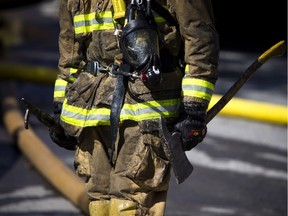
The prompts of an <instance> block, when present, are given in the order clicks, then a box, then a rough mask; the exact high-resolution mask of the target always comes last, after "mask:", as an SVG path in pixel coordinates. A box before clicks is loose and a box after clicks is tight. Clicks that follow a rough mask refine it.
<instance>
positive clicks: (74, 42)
mask: <svg viewBox="0 0 288 216" xmlns="http://www.w3.org/2000/svg"><path fill="white" fill-rule="evenodd" d="M155 1H157V2H158V3H159V4H161V5H163V6H165V8H167V11H168V12H169V13H170V14H171V15H172V17H174V18H175V20H177V22H178V23H179V28H178V29H179V31H178V30H177V28H176V27H175V26H173V25H168V22H167V21H166V20H165V18H164V17H161V16H160V15H159V14H156V13H155V11H153V7H151V12H152V14H153V16H154V18H155V21H156V23H157V29H158V31H159V32H160V34H161V35H163V39H164V40H163V42H164V43H163V44H159V45H160V46H159V55H160V56H159V57H160V63H159V65H161V68H160V69H161V80H160V82H159V83H158V84H157V85H147V83H144V82H143V81H142V80H141V79H137V78H134V77H128V83H127V88H126V91H125V95H124V102H123V106H122V109H121V112H120V117H119V118H120V123H119V127H118V131H117V136H116V141H115V150H114V151H112V144H111V137H110V132H111V127H110V126H111V122H110V113H111V104H112V99H113V92H114V89H115V83H116V78H115V77H114V76H113V75H111V74H110V73H97V74H94V75H93V74H91V73H89V72H88V71H85V65H86V63H87V61H97V62H99V64H100V65H101V67H103V68H106V67H109V65H111V63H113V62H114V59H115V56H117V55H119V54H121V51H120V48H119V37H118V36H115V35H114V33H115V32H116V31H117V30H118V32H119V30H120V32H121V30H124V29H123V28H121V27H119V29H118V26H119V24H118V23H117V24H115V22H114V20H113V5H112V3H111V1H108V0H107V1H106V0H68V1H67V0H61V1H60V13H59V14H60V17H59V23H60V34H59V51H60V58H59V64H58V67H59V75H58V77H57V80H56V81H55V88H54V101H55V102H61V103H63V108H62V112H61V125H62V126H63V127H64V129H65V132H66V133H67V134H69V135H70V136H75V137H76V138H77V140H78V144H77V149H76V152H75V169H76V172H77V173H78V175H80V176H85V177H86V178H87V181H86V187H87V194H88V197H89V199H90V200H91V201H92V202H94V201H98V200H103V199H104V200H110V201H112V200H113V199H117V200H124V201H132V202H135V203H137V209H136V213H135V215H136V216H140V215H154V216H156V215H157V216H158V215H159V216H163V215H164V209H165V202H166V197H167V190H168V188H169V180H170V162H169V160H168V159H167V157H166V155H165V152H164V150H163V143H162V142H163V141H162V140H161V138H160V137H159V125H158V124H157V122H158V119H159V118H160V116H163V117H164V118H165V120H166V122H167V124H169V125H170V128H171V126H172V125H174V124H175V123H176V122H177V121H178V120H179V116H180V110H179V107H180V105H181V104H182V103H189V104H193V103H196V102H199V103H201V104H205V106H208V104H209V101H210V99H211V96H212V93H213V90H214V85H215V82H216V79H217V61H218V52H219V44H218V35H217V32H216V31H215V28H214V20H213V12H212V4H211V1H210V0H205V1H203V0H194V1H177V0H167V1H166V0H155ZM139 2H140V1H139ZM125 3H126V5H127V6H128V5H129V4H130V3H131V1H130V0H127V1H125ZM115 26H116V28H117V29H115ZM122 27H123V26H122ZM181 44H184V49H183V50H184V60H185V62H184V63H185V65H186V70H185V74H183V73H184V72H183V70H182V69H181V68H179V65H178V64H177V62H178V60H179V58H178V56H179V54H180V47H181ZM157 55H158V53H157ZM138 59H139V58H138ZM139 60H142V59H139ZM143 60H144V59H143ZM185 65H184V66H185ZM152 69H153V68H152ZM130 73H138V71H136V69H135V71H130ZM111 154H112V158H113V167H112V166H111V163H110V161H109V158H110V156H111ZM91 205H92V204H91ZM109 205H111V203H110V204H109ZM116 205H119V203H118V204H116ZM96 208H97V207H95V212H97V209H96ZM99 208H100V207H99ZM119 208H120V206H119ZM99 211H100V210H99Z"/></svg>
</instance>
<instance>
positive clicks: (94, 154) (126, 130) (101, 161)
mask: <svg viewBox="0 0 288 216" xmlns="http://www.w3.org/2000/svg"><path fill="white" fill-rule="evenodd" d="M149 124H150V123H149V122H148V123H147V122H146V123H143V122H142V123H139V124H138V123H137V122H134V121H124V122H123V123H121V124H120V126H119V131H118V136H117V141H116V145H115V151H114V154H113V155H112V157H113V165H111V163H110V157H111V154H112V152H111V143H110V127H109V126H97V127H91V128H85V129H84V130H83V132H82V134H81V136H80V137H79V140H80V143H79V146H78V149H77V150H76V156H75V168H76V172H77V173H78V175H80V176H85V177H86V179H87V180H86V186H87V193H88V197H89V199H90V201H91V202H90V205H89V211H90V215H92V216H109V215H113V216H114V215H115V216H116V215H129V216H133V215H135V216H140V215H143V216H144V215H145V216H147V215H151V216H152V215H153V216H162V215H164V209H165V202H166V197H167V190H168V186H169V179H170V164H169V162H168V160H167V158H166V156H165V154H164V151H163V148H162V143H161V140H160V138H159V127H157V124H156V123H155V122H154V123H151V125H149ZM146 128H149V130H146Z"/></svg>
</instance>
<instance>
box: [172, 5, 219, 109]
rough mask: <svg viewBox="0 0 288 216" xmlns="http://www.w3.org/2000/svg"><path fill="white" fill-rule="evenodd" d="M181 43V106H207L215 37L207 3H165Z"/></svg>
mask: <svg viewBox="0 0 288 216" xmlns="http://www.w3.org/2000/svg"><path fill="white" fill-rule="evenodd" d="M169 3H170V11H171V13H173V15H174V16H175V17H176V19H177V21H178V23H179V28H180V33H181V36H182V38H183V40H184V53H185V54H184V60H185V63H186V69H185V76H184V78H183V81H182V93H183V102H184V103H186V102H191V101H192V102H193V101H196V102H201V103H203V104H205V106H208V104H209V102H210V99H211V96H212V94H213V91H214V85H215V83H216V80H217V76H218V75H217V66H218V56H219V40H218V33H217V31H216V30H215V26H214V15H213V10H212V3H211V1H210V0H184V1H178V0H168V5H169Z"/></svg>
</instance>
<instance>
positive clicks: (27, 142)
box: [2, 96, 89, 215]
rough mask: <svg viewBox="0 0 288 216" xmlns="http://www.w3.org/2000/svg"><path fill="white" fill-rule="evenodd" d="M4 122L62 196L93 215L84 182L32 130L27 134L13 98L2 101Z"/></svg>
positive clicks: (23, 151)
mask: <svg viewBox="0 0 288 216" xmlns="http://www.w3.org/2000/svg"><path fill="white" fill-rule="evenodd" d="M2 109H3V122H4V124H5V127H6V130H7V131H8V133H9V135H11V137H14V138H15V139H16V141H17V145H18V147H19V149H20V150H21V151H22V153H23V154H24V155H25V156H26V157H27V159H28V160H29V161H30V162H31V164H32V165H33V166H34V167H35V168H36V169H37V170H38V171H39V172H40V173H41V174H42V175H43V176H44V177H45V179H46V180H47V181H48V182H50V183H51V184H52V185H53V186H54V187H55V188H56V189H57V190H58V191H59V192H60V193H61V194H62V195H64V196H65V197H66V198H68V199H69V200H70V201H71V202H72V203H73V204H74V205H75V206H77V207H78V208H80V209H81V210H82V211H83V213H85V214H87V215H89V210H88V205H89V201H88V198H87V194H86V191H85V185H84V182H83V181H82V180H81V179H80V178H79V177H78V176H77V175H76V174H75V173H74V172H73V171H72V170H71V169H70V168H69V167H68V166H66V165H65V164H64V163H63V162H62V161H61V160H60V159H59V158H58V157H57V156H56V155H54V153H53V152H51V151H50V150H49V148H47V147H46V145H45V144H44V143H43V142H42V141H41V140H40V139H39V138H38V137H37V136H36V134H35V133H34V132H33V130H32V129H29V130H26V129H25V128H24V124H23V115H22V113H21V112H20V110H19V105H18V102H17V100H16V98H14V97H13V96H6V97H4V98H3V100H2Z"/></svg>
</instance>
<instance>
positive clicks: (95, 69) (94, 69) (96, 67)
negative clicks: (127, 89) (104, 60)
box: [85, 61, 109, 76]
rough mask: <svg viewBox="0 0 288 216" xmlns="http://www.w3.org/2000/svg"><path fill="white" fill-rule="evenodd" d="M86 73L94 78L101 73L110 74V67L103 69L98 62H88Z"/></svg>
mask: <svg viewBox="0 0 288 216" xmlns="http://www.w3.org/2000/svg"><path fill="white" fill-rule="evenodd" d="M85 71H87V72H88V73H91V74H92V75H94V76H97V74H98V73H99V72H100V73H108V72H109V69H108V67H102V66H101V65H100V63H99V62H98V61H88V62H87V63H86V65H85Z"/></svg>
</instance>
